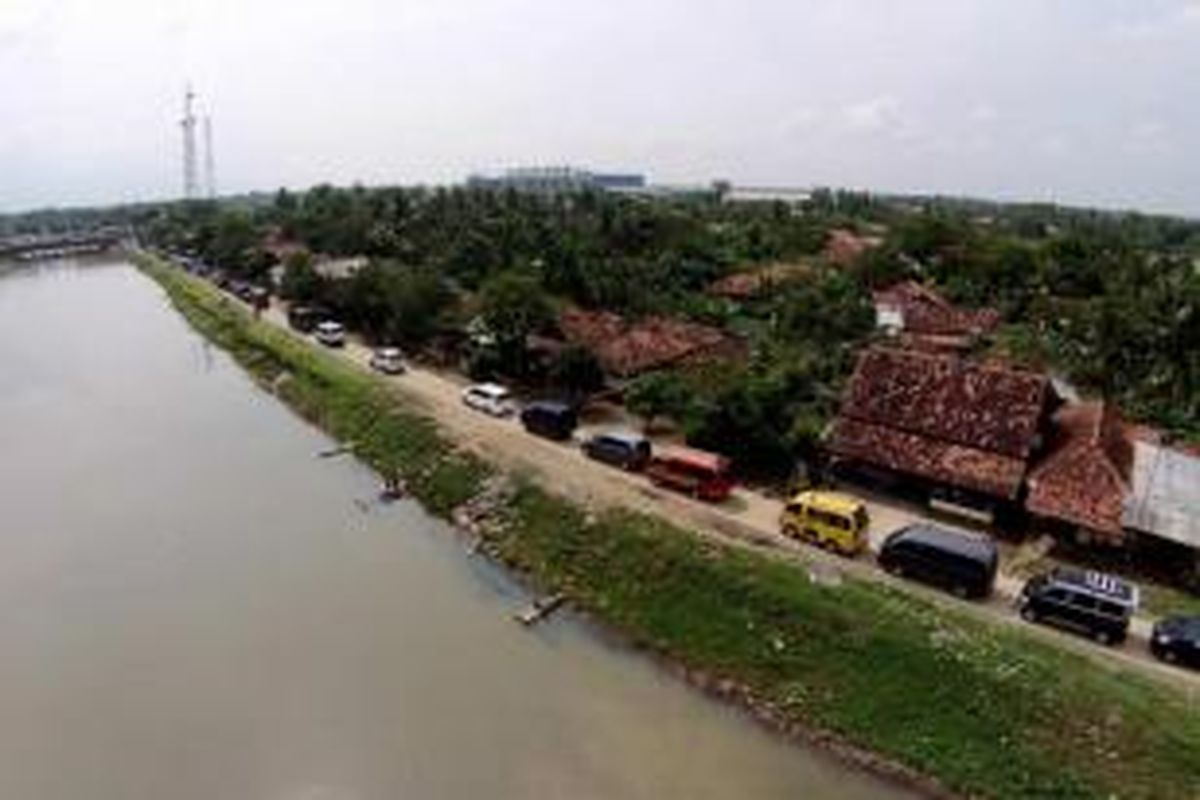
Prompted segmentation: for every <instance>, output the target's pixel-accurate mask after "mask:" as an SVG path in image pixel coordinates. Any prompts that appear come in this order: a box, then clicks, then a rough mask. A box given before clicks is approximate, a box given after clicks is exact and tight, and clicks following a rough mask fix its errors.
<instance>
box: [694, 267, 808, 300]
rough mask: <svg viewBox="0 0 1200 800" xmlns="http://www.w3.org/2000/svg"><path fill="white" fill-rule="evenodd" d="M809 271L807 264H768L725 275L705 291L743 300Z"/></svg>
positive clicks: (718, 295) (717, 295)
mask: <svg viewBox="0 0 1200 800" xmlns="http://www.w3.org/2000/svg"><path fill="white" fill-rule="evenodd" d="M809 270H810V267H809V266H808V265H807V264H768V265H766V266H761V267H757V268H755V269H751V270H748V271H746V272H735V273H734V274H732V275H726V276H725V277H724V278H721V279H720V280H718V281H715V282H714V283H712V284H710V285H709V287H708V289H706V290H705V291H707V292H708V293H709V294H711V295H713V296H715V297H727V298H730V299H732V300H745V299H747V298H750V297H754V296H755V295H758V294H761V293H763V292H765V291H767V290H769V289H770V288H771V287H773V286H777V285H779V284H781V283H784V282H785V281H788V280H790V279H792V278H795V277H797V276H800V275H803V274H805V273H806V272H808V271H809Z"/></svg>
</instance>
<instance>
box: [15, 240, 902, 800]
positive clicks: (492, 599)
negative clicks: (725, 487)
mask: <svg viewBox="0 0 1200 800" xmlns="http://www.w3.org/2000/svg"><path fill="white" fill-rule="evenodd" d="M329 446H330V442H329V440H328V439H326V438H325V437H324V436H323V435H322V434H321V433H320V432H319V431H316V430H314V429H312V428H311V427H309V426H307V425H306V424H304V423H303V422H302V421H300V420H299V419H298V418H297V417H295V416H293V415H292V414H291V413H290V412H289V411H288V410H287V409H286V408H285V407H284V406H282V405H281V404H279V403H278V402H277V401H276V400H274V399H273V398H271V397H270V396H268V395H267V394H265V393H263V392H261V391H259V390H258V389H256V388H255V387H254V385H253V384H252V383H251V382H250V380H249V379H248V378H247V377H246V376H245V375H244V374H242V373H241V372H240V371H239V370H238V368H237V367H236V366H235V365H234V364H233V363H232V362H231V360H230V359H229V358H228V357H227V356H226V355H225V354H223V353H221V352H220V351H218V350H215V349H213V348H212V347H211V346H209V345H208V344H206V343H205V342H204V340H202V339H201V338H200V337H199V336H198V335H197V334H195V333H194V332H192V331H191V330H190V329H189V328H188V327H187V325H186V323H185V322H184V321H183V319H182V318H181V317H179V316H178V315H177V314H176V313H175V312H174V311H173V310H172V309H171V308H170V307H169V305H168V304H167V302H166V299H165V296H164V295H163V294H162V292H161V291H160V290H159V289H158V287H157V286H155V285H154V284H153V283H152V282H151V281H150V280H149V279H147V278H145V277H143V276H142V275H140V274H139V273H138V272H136V271H135V270H134V269H133V268H132V267H130V266H128V265H127V264H123V263H116V262H110V263H94V262H92V263H85V262H58V263H54V264H42V265H33V266H22V267H20V268H9V269H5V268H4V267H2V266H0V800H243V799H244V800H392V799H393V798H413V799H424V798H450V799H452V800H458V799H460V798H461V799H462V800H467V799H468V798H570V799H571V800H587V799H588V798H606V799H607V798H614V799H615V798H646V799H647V800H650V799H652V798H680V799H681V800H683V799H685V798H686V800H705V799H706V798H820V799H821V800H824V799H826V798H828V799H830V800H859V799H864V798H900V797H906V796H908V795H907V794H906V793H904V792H903V791H901V790H899V789H896V788H894V787H892V786H890V785H888V784H885V783H883V782H881V781H878V780H876V779H874V778H873V777H870V776H866V775H862V774H859V773H857V772H854V771H852V770H848V769H847V768H846V767H845V766H844V765H841V764H839V763H837V762H834V761H833V760H831V759H829V758H827V757H826V756H825V755H824V754H821V753H818V752H811V751H809V750H806V749H804V748H801V747H797V746H795V745H792V744H788V743H785V742H783V741H781V740H780V739H778V738H777V737H774V736H772V735H771V734H769V733H768V732H766V731H765V730H763V729H762V728H761V727H759V726H758V725H756V724H755V723H753V722H752V721H750V720H749V719H748V718H747V717H746V716H745V715H744V714H742V713H741V712H739V711H737V710H736V709H733V708H730V707H727V706H725V705H722V704H720V703H717V702H715V701H712V700H710V699H708V698H706V697H704V696H702V695H700V694H699V693H697V692H695V691H694V690H692V689H690V688H688V687H687V686H685V685H683V684H681V683H680V682H678V681H676V680H675V679H673V678H671V677H669V676H667V675H665V674H664V673H663V671H662V670H661V669H659V668H658V667H657V666H655V665H654V664H653V663H651V662H650V661H649V660H647V659H645V658H644V657H641V656H639V655H637V654H635V653H631V652H628V651H627V650H625V649H624V648H622V647H619V646H615V645H614V644H612V643H611V642H608V641H606V640H605V638H604V637H603V636H601V635H598V634H597V632H596V631H594V630H592V629H591V628H590V627H589V626H588V625H586V624H584V623H581V622H579V621H577V620H573V619H572V618H571V616H570V615H569V614H564V615H561V616H559V617H556V618H554V619H552V620H551V621H550V622H548V623H547V624H545V625H543V626H540V627H538V628H537V629H535V630H527V629H523V628H521V627H520V626H519V625H517V624H515V623H514V622H513V620H512V617H511V614H512V611H513V610H515V609H517V608H519V607H521V606H522V605H523V604H524V603H525V602H526V601H527V598H526V597H525V596H524V594H523V592H522V591H521V589H520V588H519V587H518V586H517V585H516V584H514V583H513V582H512V581H511V580H510V579H508V578H507V577H506V576H505V575H504V574H503V573H502V572H501V571H499V570H498V569H496V568H494V567H493V566H491V565H489V564H488V563H487V562H486V561H484V560H482V559H481V558H478V557H471V556H469V555H468V554H467V553H466V552H465V551H464V548H463V545H462V543H461V541H460V540H459V539H458V538H457V537H456V536H454V535H453V532H452V531H450V530H448V529H447V528H446V526H445V525H444V524H442V523H441V522H439V521H437V520H435V519H433V518H431V517H430V516H429V515H427V514H425V513H424V512H423V511H422V510H421V509H420V508H419V507H418V506H416V505H415V504H412V503H407V502H403V503H397V504H394V505H391V506H380V505H379V504H377V503H375V502H374V500H373V498H374V495H375V492H376V490H377V484H376V481H375V479H374V478H373V476H372V475H371V474H370V473H369V472H367V471H366V470H365V469H364V468H362V467H361V466H359V465H357V464H356V463H354V462H353V461H352V460H350V459H347V458H333V459H320V458H317V457H316V453H318V452H319V451H321V450H322V449H325V448H327V447H329Z"/></svg>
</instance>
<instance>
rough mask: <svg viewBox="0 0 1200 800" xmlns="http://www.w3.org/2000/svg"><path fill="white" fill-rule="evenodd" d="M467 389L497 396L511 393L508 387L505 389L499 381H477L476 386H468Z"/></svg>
mask: <svg viewBox="0 0 1200 800" xmlns="http://www.w3.org/2000/svg"><path fill="white" fill-rule="evenodd" d="M467 391H471V392H482V393H483V394H490V395H493V396H497V397H499V396H503V395H507V394H508V393H509V392H508V389H505V388H504V387H503V386H501V385H500V384H498V383H477V384H475V385H474V386H468V387H467Z"/></svg>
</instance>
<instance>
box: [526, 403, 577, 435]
mask: <svg viewBox="0 0 1200 800" xmlns="http://www.w3.org/2000/svg"><path fill="white" fill-rule="evenodd" d="M521 424H522V425H524V426H525V430H527V431H529V432H530V433H532V434H536V435H537V436H544V437H546V438H547V439H558V440H565V439H570V438H571V434H573V433H574V432H575V426H576V424H578V421H577V418H576V415H575V409H574V408H572V407H571V406H569V405H567V404H566V403H554V402H550V401H546V400H542V401H539V402H536V403H530V404H529V405H527V406H525V409H524V410H523V411H522V412H521Z"/></svg>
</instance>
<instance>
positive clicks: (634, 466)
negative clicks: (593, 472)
mask: <svg viewBox="0 0 1200 800" xmlns="http://www.w3.org/2000/svg"><path fill="white" fill-rule="evenodd" d="M583 453H584V455H586V456H587V457H588V458H592V459H595V460H596V461H603V462H604V463H605V464H610V465H612V466H614V467H620V468H621V469H627V470H630V471H631V472H632V471H637V470H641V469H644V468H645V467H646V464H648V463H649V462H650V455H651V451H650V442H649V440H647V439H646V438H645V437H642V436H638V435H636V434H632V433H617V432H608V433H598V434H596V435H595V436H593V437H592V438H590V439H588V440H587V441H586V442H584V443H583Z"/></svg>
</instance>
